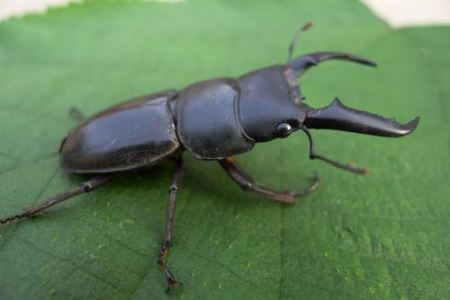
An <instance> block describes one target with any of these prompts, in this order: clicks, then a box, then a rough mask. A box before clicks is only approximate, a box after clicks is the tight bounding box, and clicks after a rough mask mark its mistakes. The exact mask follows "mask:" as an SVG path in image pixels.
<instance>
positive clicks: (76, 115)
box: [69, 106, 85, 122]
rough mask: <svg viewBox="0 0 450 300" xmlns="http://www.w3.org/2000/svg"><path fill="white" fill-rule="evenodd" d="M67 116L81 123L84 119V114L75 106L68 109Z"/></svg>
mask: <svg viewBox="0 0 450 300" xmlns="http://www.w3.org/2000/svg"><path fill="white" fill-rule="evenodd" d="M69 115H70V116H71V117H72V118H74V119H75V120H77V121H79V122H82V121H83V120H84V119H85V117H84V114H83V113H82V112H81V110H80V109H79V108H78V107H75V106H72V107H71V108H70V109H69Z"/></svg>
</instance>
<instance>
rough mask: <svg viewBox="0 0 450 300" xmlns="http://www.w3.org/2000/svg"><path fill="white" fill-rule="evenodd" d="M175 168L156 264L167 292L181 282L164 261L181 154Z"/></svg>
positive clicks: (180, 164) (180, 166)
mask: <svg viewBox="0 0 450 300" xmlns="http://www.w3.org/2000/svg"><path fill="white" fill-rule="evenodd" d="M175 168H176V169H175V173H174V174H173V177H172V181H171V182H170V185H169V201H168V202H167V214H166V217H167V220H166V232H165V235H164V241H163V242H162V244H161V247H160V249H159V257H158V264H159V266H160V268H161V271H162V272H163V274H164V277H165V278H166V281H167V283H168V284H169V287H168V289H167V291H168V292H169V291H170V290H171V289H173V288H175V287H177V286H179V285H180V284H181V282H178V281H177V280H176V279H175V276H173V274H172V273H171V272H170V271H169V268H168V267H167V262H166V259H167V255H168V254H169V247H170V245H171V243H172V238H173V224H174V223H175V207H176V200H177V192H178V185H179V184H180V182H181V178H182V176H183V161H182V157H181V156H180V157H179V158H177V160H176V161H175Z"/></svg>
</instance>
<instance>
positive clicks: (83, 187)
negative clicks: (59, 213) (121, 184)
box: [0, 175, 113, 224]
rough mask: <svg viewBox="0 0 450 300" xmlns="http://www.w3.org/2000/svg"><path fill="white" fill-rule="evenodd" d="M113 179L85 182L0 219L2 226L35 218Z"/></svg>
mask: <svg viewBox="0 0 450 300" xmlns="http://www.w3.org/2000/svg"><path fill="white" fill-rule="evenodd" d="M112 177H113V176H110V175H100V176H97V177H95V178H93V179H91V180H88V181H85V182H83V183H82V184H80V185H79V186H76V187H74V188H71V189H69V190H67V191H64V192H62V193H59V194H56V195H55V196H53V197H50V198H48V199H47V200H44V201H43V202H40V203H37V204H36V205H33V206H30V207H28V208H26V209H24V211H23V212H22V213H18V214H15V215H11V216H8V217H6V218H3V219H0V224H6V223H9V222H12V221H15V220H19V219H25V218H30V217H33V216H35V215H37V214H38V213H40V212H41V211H43V210H46V209H47V208H49V207H51V206H53V205H56V204H58V203H61V202H63V201H65V200H68V199H70V198H73V197H75V196H78V195H80V194H84V193H89V192H90V191H92V190H94V189H96V188H98V187H99V186H101V185H103V184H105V183H107V182H108V181H109V180H110V179H111V178H112Z"/></svg>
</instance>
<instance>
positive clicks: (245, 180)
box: [219, 157, 320, 204]
mask: <svg viewBox="0 0 450 300" xmlns="http://www.w3.org/2000/svg"><path fill="white" fill-rule="evenodd" d="M219 164H220V165H221V166H222V168H223V169H224V170H225V172H227V174H228V176H230V178H231V179H232V180H233V181H234V182H236V183H237V184H238V185H239V186H240V187H241V188H242V189H243V190H244V191H250V192H253V193H256V194H259V195H261V196H264V197H267V198H269V199H271V200H273V201H275V202H282V203H289V204H292V203H294V202H295V199H296V198H297V197H302V196H306V195H308V194H309V193H311V192H313V191H315V190H316V189H317V187H318V186H319V184H320V179H319V176H317V175H315V176H314V177H313V180H312V182H311V183H310V185H309V186H308V187H307V188H306V189H304V190H303V191H300V192H291V191H275V190H271V189H268V188H265V187H262V186H259V185H257V184H256V183H255V182H254V181H253V179H252V178H251V176H250V175H248V174H247V173H246V172H245V171H244V170H243V169H242V168H241V167H240V166H239V164H238V163H237V162H236V160H235V159H234V158H233V157H227V158H225V159H222V160H219Z"/></svg>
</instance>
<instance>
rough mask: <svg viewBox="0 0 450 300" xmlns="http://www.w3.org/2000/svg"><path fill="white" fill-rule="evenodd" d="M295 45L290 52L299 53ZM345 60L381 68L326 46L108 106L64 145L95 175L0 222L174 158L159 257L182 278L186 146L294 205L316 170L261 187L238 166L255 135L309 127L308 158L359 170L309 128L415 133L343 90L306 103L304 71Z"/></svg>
mask: <svg viewBox="0 0 450 300" xmlns="http://www.w3.org/2000/svg"><path fill="white" fill-rule="evenodd" d="M292 45H293V44H291V47H290V57H291V53H292V48H293V47H292ZM334 59H338V60H344V61H351V62H355V63H360V64H364V65H368V66H375V63H373V62H371V61H369V60H367V59H365V58H362V57H358V56H355V55H351V54H346V53H338V52H320V53H312V54H308V55H303V56H300V57H298V58H295V59H289V61H288V63H287V64H279V65H274V66H271V67H266V68H263V69H260V70H256V71H253V72H250V73H247V74H245V75H243V76H240V77H238V78H219V79H212V80H207V81H203V82H198V83H194V84H192V85H190V86H188V87H186V88H184V89H182V90H180V91H176V90H167V91H164V92H160V93H156V94H151V95H148V96H143V97H140V98H137V99H134V100H130V101H127V102H124V103H122V104H119V105H116V106H114V107H112V108H109V109H107V110H105V111H103V112H101V113H99V114H97V115H95V116H93V117H91V118H89V119H87V120H84V121H83V122H82V123H81V124H80V125H79V126H78V127H77V128H75V129H74V130H73V131H72V132H71V133H70V134H69V135H68V136H67V137H66V138H65V139H64V140H63V142H62V143H61V147H60V162H61V167H62V168H63V169H65V170H67V171H68V172H72V173H92V174H97V176H96V177H94V178H93V179H91V180H89V181H86V182H84V183H82V184H81V185H80V186H78V187H75V188H72V189H70V190H68V191H65V192H63V193H61V194H58V195H56V196H54V197H51V198H49V199H47V200H45V201H44V202H42V203H39V204H37V205H35V206H32V207H30V208H28V209H26V210H25V211H24V212H23V213H19V214H16V215H12V216H10V217H6V218H3V219H1V220H0V224H5V223H8V222H10V221H13V220H16V219H21V218H27V217H31V216H34V215H36V214H37V213H39V212H40V211H42V210H44V209H47V208H48V207H50V206H52V205H55V204H57V203H60V202H62V201H64V200H67V199H69V198H72V197H74V196H76V195H79V194H82V193H86V192H89V191H91V190H93V189H95V188H97V187H99V186H101V185H103V184H104V183H106V182H108V181H109V180H110V179H111V178H112V177H113V176H114V174H117V173H119V172H123V171H128V170H136V169H142V168H150V167H152V166H155V165H157V164H161V163H165V162H168V161H174V162H175V165H176V169H175V173H174V175H173V178H172V181H171V183H170V187H169V202H168V206H167V224H166V232H165V239H164V241H163V243H162V245H161V248H160V253H159V257H158V263H159V265H160V267H161V270H162V271H163V273H164V275H165V277H166V280H167V282H168V283H169V286H170V287H174V286H176V285H177V284H178V281H177V280H176V279H175V277H174V276H173V275H172V274H171V273H170V271H169V269H168V268H167V266H166V256H167V253H168V247H169V245H170V243H171V242H172V227H173V221H174V216H175V203H176V195H177V191H178V185H179V182H180V180H181V176H182V157H181V155H182V152H183V151H184V150H186V151H187V152H189V153H191V154H192V155H193V156H194V157H195V158H197V159H201V160H217V161H218V162H219V163H220V165H221V166H222V167H223V169H224V170H225V171H226V172H227V174H228V175H229V176H230V177H231V179H232V180H233V181H234V182H236V183H237V184H238V185H239V186H240V187H241V188H242V189H244V190H246V191H251V192H254V193H257V194H259V195H262V196H265V197H268V198H270V199H272V200H274V201H278V202H283V203H293V202H294V201H295V198H296V197H299V196H302V195H306V194H307V193H309V192H311V191H313V190H314V189H315V188H316V187H317V186H318V184H319V179H318V177H317V176H316V177H315V178H314V180H313V182H312V183H311V184H310V186H309V187H308V188H307V189H305V190H304V191H301V192H280V191H275V190H271V189H268V188H264V187H261V186H259V185H257V184H256V183H255V182H254V181H253V180H252V178H251V177H250V176H249V175H248V174H246V173H245V171H244V170H243V169H242V168H241V167H240V166H239V165H238V164H237V162H236V160H235V158H234V155H237V154H240V153H244V152H247V151H249V150H251V149H252V148H253V146H254V145H255V143H259V142H267V141H270V140H273V139H275V138H284V137H287V136H288V135H290V134H291V133H293V132H295V131H297V130H299V129H300V130H301V131H303V132H304V133H305V134H306V135H307V137H308V139H309V142H310V149H309V156H310V158H311V159H315V158H317V159H320V160H323V161H325V162H327V163H330V164H332V165H334V166H336V167H339V168H342V169H345V170H348V171H351V172H353V173H357V174H364V173H365V172H366V171H365V169H363V168H359V167H355V166H353V165H350V164H343V163H339V162H337V161H334V160H331V159H329V158H326V157H324V156H321V155H318V154H316V153H315V150H314V145H313V141H312V137H311V134H310V131H309V129H334V130H342V131H350V132H357V133H364V134H370V135H377V136H385V137H400V136H404V135H407V134H409V133H411V132H412V131H413V130H414V129H415V128H416V126H417V125H418V122H419V118H415V119H414V120H412V121H410V122H409V123H407V124H404V125H403V124H400V123H398V122H396V121H395V120H394V119H386V118H383V117H380V116H377V115H374V114H370V113H367V112H363V111H358V110H355V109H351V108H348V107H346V106H344V105H343V104H342V103H341V102H340V101H339V100H338V99H337V98H336V99H335V100H334V101H333V102H332V104H330V105H329V106H327V107H324V108H319V109H315V108H312V107H310V106H308V105H307V104H306V103H305V102H304V97H303V95H302V93H301V89H300V86H299V84H298V78H299V77H300V76H301V75H303V73H304V72H305V71H307V70H308V69H309V68H311V67H313V66H315V65H318V64H319V63H321V62H323V61H326V60H334Z"/></svg>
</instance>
